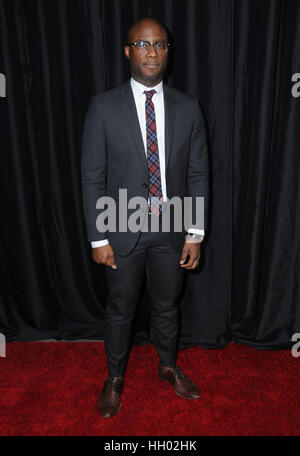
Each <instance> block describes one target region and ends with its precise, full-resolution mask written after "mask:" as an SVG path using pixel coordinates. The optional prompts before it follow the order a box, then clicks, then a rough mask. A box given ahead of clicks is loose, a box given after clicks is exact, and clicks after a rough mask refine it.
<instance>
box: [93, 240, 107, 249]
mask: <svg viewBox="0 0 300 456" xmlns="http://www.w3.org/2000/svg"><path fill="white" fill-rule="evenodd" d="M107 244H109V241H108V239H103V240H102V241H92V242H91V245H92V247H93V249H96V248H97V247H102V246H103V245H107Z"/></svg>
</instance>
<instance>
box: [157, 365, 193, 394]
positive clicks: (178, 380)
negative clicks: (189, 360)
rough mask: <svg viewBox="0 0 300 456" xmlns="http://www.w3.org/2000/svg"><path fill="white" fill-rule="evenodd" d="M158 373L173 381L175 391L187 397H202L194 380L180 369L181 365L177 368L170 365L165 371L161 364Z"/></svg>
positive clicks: (166, 379) (165, 379)
mask: <svg viewBox="0 0 300 456" xmlns="http://www.w3.org/2000/svg"><path fill="white" fill-rule="evenodd" d="M158 375H159V378H160V379H161V380H164V381H165V382H169V383H171V385H172V386H173V387H174V391H175V393H176V394H178V395H179V396H181V397H184V398H185V399H198V398H199V397H200V393H199V390H198V388H197V386H196V385H195V383H194V382H192V380H190V379H189V378H188V377H187V376H186V375H185V374H184V373H183V372H182V370H181V369H180V367H179V366H176V367H175V368H173V367H169V368H168V370H167V371H164V372H163V369H162V367H161V364H160V365H159V367H158Z"/></svg>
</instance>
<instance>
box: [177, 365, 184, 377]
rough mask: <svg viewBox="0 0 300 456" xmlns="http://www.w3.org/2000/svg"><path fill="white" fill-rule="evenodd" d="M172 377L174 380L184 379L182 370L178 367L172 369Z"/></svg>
mask: <svg viewBox="0 0 300 456" xmlns="http://www.w3.org/2000/svg"><path fill="white" fill-rule="evenodd" d="M174 375H175V377H176V378H179V377H182V378H184V377H186V375H185V374H184V373H183V372H182V370H181V369H180V367H179V366H176V367H175V369H174Z"/></svg>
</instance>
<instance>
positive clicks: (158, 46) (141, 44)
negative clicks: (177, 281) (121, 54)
mask: <svg viewBox="0 0 300 456" xmlns="http://www.w3.org/2000/svg"><path fill="white" fill-rule="evenodd" d="M152 45H153V47H154V49H155V50H156V51H157V52H161V53H162V52H167V51H168V47H169V46H170V43H167V42H166V41H156V42H155V43H153V42H152V43H150V42H149V41H145V40H139V41H135V42H134V43H127V46H135V47H136V48H137V49H138V50H139V51H147V52H148V51H149V49H150V47H151V46H152Z"/></svg>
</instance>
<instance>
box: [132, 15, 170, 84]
mask: <svg viewBox="0 0 300 456" xmlns="http://www.w3.org/2000/svg"><path fill="white" fill-rule="evenodd" d="M139 40H146V41H149V42H150V43H155V42H156V41H165V42H167V41H168V37H167V34H166V32H165V30H164V29H163V28H162V27H161V26H160V25H159V24H157V23H156V22H152V21H145V22H142V23H141V24H137V25H136V26H135V27H134V29H133V30H132V33H131V37H130V42H131V43H134V42H135V41H139ZM124 51H125V54H126V57H127V58H128V59H129V61H130V69H131V75H132V77H133V78H134V79H135V80H137V81H138V82H140V83H141V84H144V85H145V86H147V87H153V86H155V85H156V84H158V83H159V82H160V81H161V80H162V78H163V75H164V72H165V70H166V68H167V64H168V52H165V51H163V52H162V51H156V50H155V49H154V46H151V47H150V49H149V50H146V49H140V50H139V49H137V48H136V46H134V45H133V46H125V47H124Z"/></svg>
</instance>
